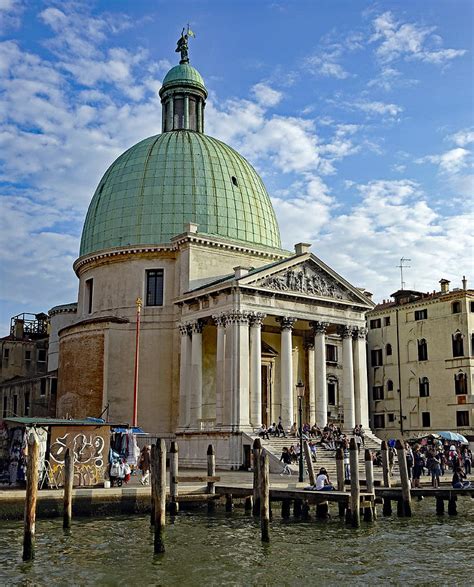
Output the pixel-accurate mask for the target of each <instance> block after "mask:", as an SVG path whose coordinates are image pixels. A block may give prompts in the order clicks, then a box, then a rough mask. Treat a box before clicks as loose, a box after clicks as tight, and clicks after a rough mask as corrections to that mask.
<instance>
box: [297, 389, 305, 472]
mask: <svg viewBox="0 0 474 587" xmlns="http://www.w3.org/2000/svg"><path fill="white" fill-rule="evenodd" d="M296 394H297V396H298V417H299V434H300V458H299V476H298V481H299V482H300V483H302V482H303V481H304V466H303V397H304V383H303V382H302V381H301V379H300V380H299V381H298V383H297V384H296Z"/></svg>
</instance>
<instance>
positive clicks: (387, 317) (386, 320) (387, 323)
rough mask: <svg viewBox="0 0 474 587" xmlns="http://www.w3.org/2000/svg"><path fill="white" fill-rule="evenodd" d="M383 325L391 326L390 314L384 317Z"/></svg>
mask: <svg viewBox="0 0 474 587" xmlns="http://www.w3.org/2000/svg"><path fill="white" fill-rule="evenodd" d="M383 325H384V326H390V316H385V318H384V319H383Z"/></svg>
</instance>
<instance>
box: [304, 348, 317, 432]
mask: <svg viewBox="0 0 474 587" xmlns="http://www.w3.org/2000/svg"><path fill="white" fill-rule="evenodd" d="M305 349H306V351H307V353H308V384H309V394H308V397H309V410H308V411H309V423H310V424H311V425H313V424H314V423H315V422H316V379H315V375H314V343H313V342H306V343H305Z"/></svg>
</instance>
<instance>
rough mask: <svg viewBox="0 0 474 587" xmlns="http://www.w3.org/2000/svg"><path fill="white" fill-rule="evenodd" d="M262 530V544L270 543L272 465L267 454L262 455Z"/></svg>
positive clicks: (260, 468)
mask: <svg viewBox="0 0 474 587" xmlns="http://www.w3.org/2000/svg"><path fill="white" fill-rule="evenodd" d="M259 470H260V480H259V481H260V483H259V485H260V530H261V534H262V542H270V464H269V460H268V455H267V454H266V452H264V451H263V452H262V454H261V455H260V467H259Z"/></svg>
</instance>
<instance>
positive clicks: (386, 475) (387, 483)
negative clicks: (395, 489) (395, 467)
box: [380, 440, 392, 487]
mask: <svg viewBox="0 0 474 587" xmlns="http://www.w3.org/2000/svg"><path fill="white" fill-rule="evenodd" d="M380 448H381V452H382V474H383V486H384V487H391V486H392V482H391V480H390V468H389V459H388V446H387V442H386V441H385V440H382V446H381V447H380Z"/></svg>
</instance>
